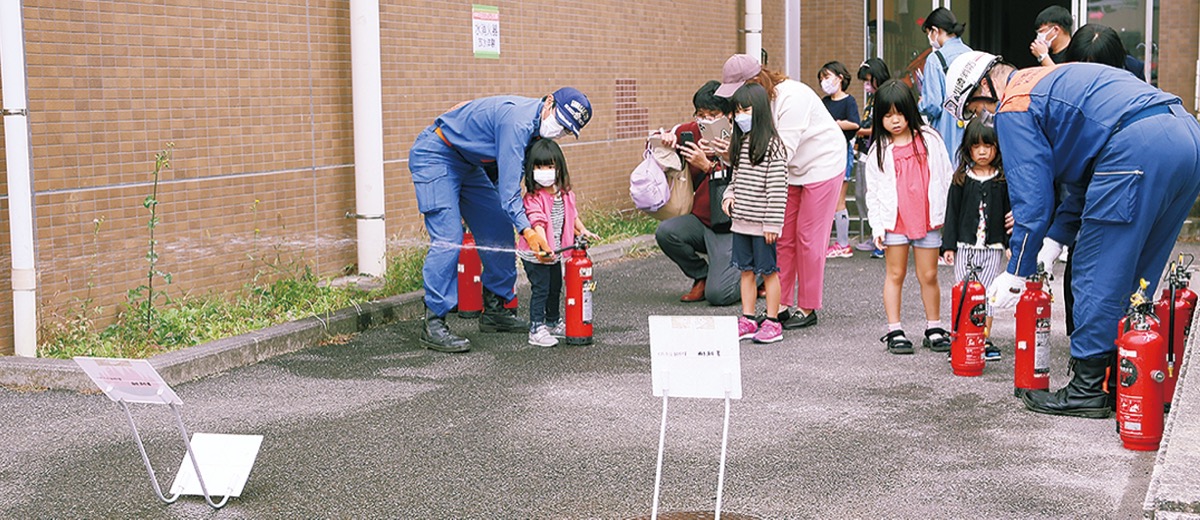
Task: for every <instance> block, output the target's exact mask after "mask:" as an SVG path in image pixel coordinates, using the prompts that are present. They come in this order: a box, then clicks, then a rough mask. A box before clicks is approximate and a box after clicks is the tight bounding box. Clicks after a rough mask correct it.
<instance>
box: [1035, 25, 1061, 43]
mask: <svg viewBox="0 0 1200 520" xmlns="http://www.w3.org/2000/svg"><path fill="white" fill-rule="evenodd" d="M1047 34H1050V29H1046V30H1045V31H1041V32H1038V33H1037V41H1038V43H1040V44H1042V45H1045V46H1047V47H1049V46H1050V42H1052V41H1054V38H1058V35H1057V34H1055V35H1054V37H1053V38H1046V35H1047Z"/></svg>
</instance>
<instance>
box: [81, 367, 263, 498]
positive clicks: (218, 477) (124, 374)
mask: <svg viewBox="0 0 1200 520" xmlns="http://www.w3.org/2000/svg"><path fill="white" fill-rule="evenodd" d="M75 362H76V363H78V364H79V366H80V368H83V371H84V372H85V373H87V375H88V377H90V378H91V379H92V381H93V382H94V383H96V386H98V387H100V390H101V391H103V392H104V395H107V396H108V398H109V399H112V400H113V401H116V402H117V403H118V404H120V405H121V408H122V409H123V410H125V417H126V418H128V419H129V428H130V429H131V430H133V439H134V441H136V442H137V447H138V452H139V453H141V454H142V462H143V463H144V464H145V465H146V473H148V474H149V475H150V485H151V486H153V487H154V494H156V495H158V498H159V499H160V500H162V501H163V502H166V503H168V504H170V503H172V502H174V501H176V500H178V499H179V497H180V495H203V496H204V501H205V502H208V505H210V506H212V507H213V508H220V507H221V506H224V505H225V503H226V502H228V501H229V497H231V496H233V497H236V496H241V494H242V488H243V487H245V485H246V480H247V479H249V478H250V469H251V468H252V467H254V459H255V458H256V457H257V456H258V448H259V446H260V445H261V444H262V436H261V435H222V434H213V433H196V434H195V435H193V436H192V437H191V439H189V438H188V433H187V428H185V427H184V426H183V417H182V416H180V414H179V407H180V406H182V405H183V400H181V399H179V396H178V395H176V394H175V391H174V390H171V387H170V386H168V385H167V383H166V381H163V378H162V376H160V375H159V374H158V371H157V370H154V367H153V366H152V365H150V362H149V361H146V360H144V359H114V358H91V357H76V358H75ZM129 403H141V404H152V405H167V406H168V407H169V408H170V409H171V411H172V412H173V413H174V414H175V420H176V422H177V423H178V424H179V433H180V434H181V435H182V436H183V445H184V447H185V448H186V449H187V454H186V455H185V456H184V458H183V461H181V462H180V464H179V471H178V473H176V475H175V483H174V484H172V485H171V493H172V496H171V498H167V497H165V496H163V493H162V489H161V488H160V487H159V485H158V478H157V477H155V476H154V468H153V467H151V466H150V458H149V457H147V456H146V448H145V446H143V445H142V437H141V435H139V434H138V429H137V425H136V424H135V423H134V422H133V414H131V413H130V412H129ZM189 462H190V464H189ZM210 489H211V490H212V492H211V493H210V491H209V490H210ZM214 495H221V496H224V497H225V498H223V499H221V501H220V502H213V499H212V497H213V496H214Z"/></svg>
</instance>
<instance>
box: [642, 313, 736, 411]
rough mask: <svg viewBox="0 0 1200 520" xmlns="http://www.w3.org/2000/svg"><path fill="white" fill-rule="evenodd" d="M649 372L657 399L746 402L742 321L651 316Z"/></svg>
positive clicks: (697, 317)
mask: <svg viewBox="0 0 1200 520" xmlns="http://www.w3.org/2000/svg"><path fill="white" fill-rule="evenodd" d="M650 371H651V374H652V379H653V385H654V395H655V396H658V397H661V396H662V395H663V391H664V390H665V391H666V393H667V395H668V396H669V397H707V398H716V399H724V398H725V397H726V392H728V396H729V397H730V398H731V399H741V397H742V364H741V349H740V347H739V345H738V337H737V318H735V317H732V316H650Z"/></svg>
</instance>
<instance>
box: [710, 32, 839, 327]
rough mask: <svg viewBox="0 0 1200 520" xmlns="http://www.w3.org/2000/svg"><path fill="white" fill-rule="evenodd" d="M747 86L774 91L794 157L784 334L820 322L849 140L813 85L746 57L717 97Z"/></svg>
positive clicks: (729, 68) (783, 281) (782, 258)
mask: <svg viewBox="0 0 1200 520" xmlns="http://www.w3.org/2000/svg"><path fill="white" fill-rule="evenodd" d="M746 83H757V84H759V85H762V86H763V87H764V88H766V89H767V95H768V97H769V98H770V100H771V114H772V116H773V118H774V120H775V129H776V131H778V132H779V137H780V139H781V140H782V141H783V146H784V149H785V154H786V157H787V170H788V200H787V210H786V211H785V214H784V222H783V233H782V234H780V235H779V239H778V242H777V243H776V250H777V254H778V264H779V281H780V285H781V287H782V290H783V294H782V295H781V299H780V303H781V305H782V306H783V307H784V309H783V310H781V311H780V312H779V320H780V322H781V323H782V324H783V328H785V329H796V328H801V327H808V326H811V325H815V324H816V323H817V312H816V311H817V309H820V308H821V296H822V294H821V293H822V291H823V289H824V286H825V244H826V243H828V242H829V232H830V229H831V227H832V226H833V213H834V210H835V209H836V208H837V201H838V193H839V191H840V190H841V188H842V179H843V176H844V175H845V171H846V139H845V137H844V136H843V134H842V131H841V129H840V128H838V125H837V123H836V122H834V120H833V116H831V115H829V111H828V110H826V109H825V105H824V104H822V103H821V98H820V97H818V96H817V94H816V92H813V90H812V89H811V88H809V87H808V85H805V84H803V83H801V82H799V81H796V80H794V79H789V78H788V77H787V75H785V74H783V73H780V72H775V71H772V70H770V69H767V68H764V67H763V66H762V65H761V64H760V63H759V62H758V60H755V59H754V58H753V57H751V56H750V55H747V54H734V55H733V56H732V57H730V58H729V60H727V61H726V62H725V67H724V68H723V70H722V81H721V88H719V89H717V95H718V96H721V97H730V96H732V95H733V93H734V92H736V91H737V89H739V88H741V87H742V85H745V84H746Z"/></svg>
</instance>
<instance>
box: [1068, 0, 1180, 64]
mask: <svg viewBox="0 0 1200 520" xmlns="http://www.w3.org/2000/svg"><path fill="white" fill-rule="evenodd" d="M1158 7H1159V6H1158V2H1155V1H1154V0H1078V2H1076V3H1075V4H1074V10H1073V11H1074V12H1073V13H1072V14H1073V15H1074V16H1075V20H1077V21H1076V23H1078V24H1081V25H1082V24H1088V23H1096V24H1100V25H1107V26H1109V27H1112V28H1113V30H1115V31H1117V34H1119V35H1120V36H1121V43H1122V44H1124V46H1125V52H1127V53H1129V55H1130V56H1132V57H1134V58H1136V59H1137V60H1138V62H1140V63H1141V64H1142V66H1143V67H1144V69H1143V70H1144V71H1145V76H1146V79H1147V81H1149V82H1150V84H1152V85H1157V84H1158ZM1081 13H1086V14H1083V16H1081Z"/></svg>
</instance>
